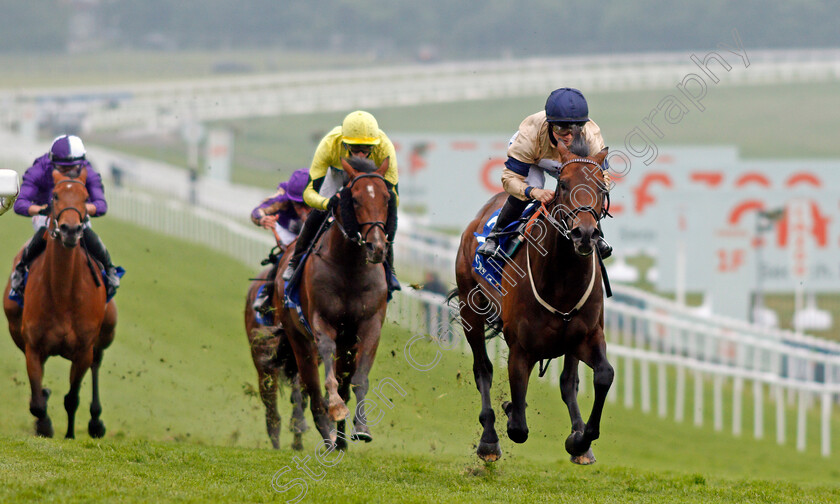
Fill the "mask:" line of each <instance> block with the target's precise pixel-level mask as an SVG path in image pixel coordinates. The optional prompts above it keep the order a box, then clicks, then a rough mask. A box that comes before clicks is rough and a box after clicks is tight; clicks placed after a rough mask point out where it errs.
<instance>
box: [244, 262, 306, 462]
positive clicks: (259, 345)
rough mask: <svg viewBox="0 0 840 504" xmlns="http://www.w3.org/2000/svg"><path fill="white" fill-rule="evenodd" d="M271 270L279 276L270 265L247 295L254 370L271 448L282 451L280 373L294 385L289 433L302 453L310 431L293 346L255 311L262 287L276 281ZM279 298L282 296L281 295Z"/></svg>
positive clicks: (249, 334) (296, 448) (248, 323)
mask: <svg viewBox="0 0 840 504" xmlns="http://www.w3.org/2000/svg"><path fill="white" fill-rule="evenodd" d="M271 271H275V273H276V270H272V268H271V267H270V266H269V267H267V268H265V269H264V270H263V271H262V272H260V275H259V277H258V278H256V279H255V280H254V281H252V282H251V285H250V286H249V287H248V295H247V297H246V299H245V332H246V333H247V335H248V343H249V345H250V347H251V358H252V359H253V360H254V367H256V368H257V383H258V384H259V389H260V399H262V402H263V405H264V406H265V426H266V430H267V431H268V437H269V439H271V445H272V446H273V447H274V449H278V448H280V413H279V412H278V410H277V393H278V389H279V386H280V385H281V382H280V380H281V375H280V373H281V372H282V373H283V375H282V379H283V380H284V381H286V382H288V383H290V384H291V385H292V394H291V402H292V420H291V423H290V426H289V430H291V431H292V432H293V433H294V440H293V441H292V448H293V449H295V450H302V449H303V439H302V437H303V436H302V435H303V433H304V432H306V430H307V426H306V420H305V419H304V417H303V409H304V408H305V407H306V399H305V398H304V397H303V394H302V393H301V390H300V376H299V375H298V371H297V363H296V362H295V356H294V353H293V352H292V347H291V346H290V345H289V341H288V338H287V337H286V333H285V332H284V331H283V330H282V328H276V327H271V326H264V325H262V324H260V323H259V322H257V314H256V312H255V311H254V308H253V304H254V299H255V298H256V297H257V291H258V290H259V288H260V286H261V285H263V284H264V283H265V282H273V281H274V279H273V278H268V276H269V274H270V272H271ZM280 295H281V296H282V293H281V294H280Z"/></svg>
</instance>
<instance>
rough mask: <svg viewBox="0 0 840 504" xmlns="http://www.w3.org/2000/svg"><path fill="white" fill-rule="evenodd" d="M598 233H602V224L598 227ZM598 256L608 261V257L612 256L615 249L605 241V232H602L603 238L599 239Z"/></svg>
mask: <svg viewBox="0 0 840 504" xmlns="http://www.w3.org/2000/svg"><path fill="white" fill-rule="evenodd" d="M598 231H601V226H600V224H599V225H598ZM597 247H598V254H599V255H600V256H601V259H606V258H607V257H609V256H611V255H612V252H613V248H612V246H611V245H610V244H609V243H607V240H605V239H604V232H603V231H601V236H600V237H599V238H598V243H597Z"/></svg>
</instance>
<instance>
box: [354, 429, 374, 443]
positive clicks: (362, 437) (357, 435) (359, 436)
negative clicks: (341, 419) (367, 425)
mask: <svg viewBox="0 0 840 504" xmlns="http://www.w3.org/2000/svg"><path fill="white" fill-rule="evenodd" d="M350 439H352V440H353V441H364V442H365V443H370V442H371V441H373V436H372V435H371V434H370V432H367V431H366V430H363V431H354V432H353V434H352V435H351V436H350Z"/></svg>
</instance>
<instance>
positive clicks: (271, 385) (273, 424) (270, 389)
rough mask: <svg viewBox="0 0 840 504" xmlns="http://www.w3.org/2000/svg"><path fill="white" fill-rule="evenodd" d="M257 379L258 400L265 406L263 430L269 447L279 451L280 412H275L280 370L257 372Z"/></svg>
mask: <svg viewBox="0 0 840 504" xmlns="http://www.w3.org/2000/svg"><path fill="white" fill-rule="evenodd" d="M257 374H258V376H257V379H258V380H259V386H260V399H262V403H263V406H265V428H266V431H267V432H268V438H269V439H270V440H271V446H272V447H274V449H275V450H279V449H280V422H281V420H280V412H279V411H278V410H277V386H278V382H277V380H278V379H279V378H280V370H279V369H275V370H274V371H271V372H265V371H263V370H259V371H258V372H257Z"/></svg>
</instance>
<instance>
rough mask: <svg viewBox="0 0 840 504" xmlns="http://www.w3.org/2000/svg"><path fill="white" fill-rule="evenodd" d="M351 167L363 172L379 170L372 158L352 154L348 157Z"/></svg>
mask: <svg viewBox="0 0 840 504" xmlns="http://www.w3.org/2000/svg"><path fill="white" fill-rule="evenodd" d="M347 164H349V165H350V168H353V169H354V170H356V171H358V172H362V173H373V172H375V171H376V170H377V166H376V163H374V162H373V160H372V159H368V158H363V157H356V156H350V157H348V158H347Z"/></svg>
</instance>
